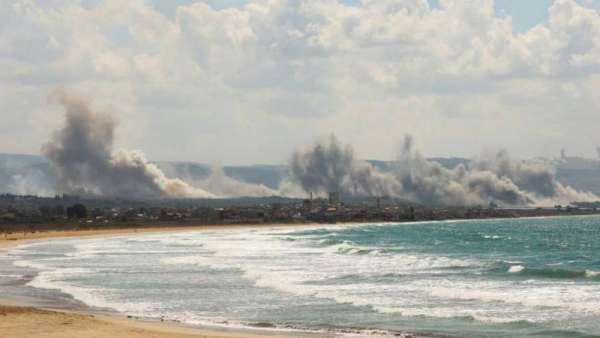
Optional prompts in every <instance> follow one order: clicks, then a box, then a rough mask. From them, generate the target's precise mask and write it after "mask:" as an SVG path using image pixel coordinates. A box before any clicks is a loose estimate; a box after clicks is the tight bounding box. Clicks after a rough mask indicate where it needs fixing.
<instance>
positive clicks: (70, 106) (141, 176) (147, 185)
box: [42, 91, 213, 198]
mask: <svg viewBox="0 0 600 338" xmlns="http://www.w3.org/2000/svg"><path fill="white" fill-rule="evenodd" d="M56 97H57V99H58V101H59V103H60V104H61V105H62V106H63V107H64V109H65V119H66V124H65V126H64V128H62V129H60V130H58V131H56V132H55V134H54V135H53V137H52V139H51V140H50V142H48V143H46V144H45V145H44V146H43V147H42V153H43V154H44V155H45V156H46V157H48V159H49V160H50V162H51V166H52V169H53V171H54V173H55V175H56V177H57V190H58V191H59V192H66V193H78V194H90V195H99V196H111V197H125V198H161V197H213V194H211V193H209V192H206V191H204V190H201V189H197V188H194V187H192V186H190V185H189V184H187V183H186V182H184V181H182V180H180V179H172V178H168V177H166V176H165V174H164V173H163V172H162V171H161V170H160V169H159V168H158V167H157V166H155V165H153V164H151V163H148V161H147V160H146V158H145V156H144V154H143V153H141V152H139V151H130V150H125V149H118V150H114V149H113V143H114V137H115V135H114V132H115V122H114V121H113V120H112V118H111V117H110V115H109V114H103V113H102V112H97V111H94V110H92V109H91V108H90V105H89V102H87V101H86V100H84V99H82V98H79V97H76V96H72V95H69V94H67V93H66V92H62V91H61V92H58V93H57V95H56Z"/></svg>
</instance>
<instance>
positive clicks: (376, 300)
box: [18, 226, 600, 323]
mask: <svg viewBox="0 0 600 338" xmlns="http://www.w3.org/2000/svg"><path fill="white" fill-rule="evenodd" d="M336 227H337V226H331V227H328V228H329V229H331V230H335V229H337V228H336ZM307 229H308V228H307ZM311 229H314V228H311ZM290 232H291V231H290V229H289V228H283V229H278V228H272V229H261V230H253V231H248V230H246V229H236V230H228V231H222V232H221V231H211V232H194V233H193V232H190V233H179V234H160V235H156V234H153V235H152V236H147V235H139V237H135V238H133V237H129V238H123V239H121V240H118V241H115V240H112V239H111V240H109V239H96V240H92V241H86V242H77V243H75V248H76V251H75V252H73V253H70V254H68V255H67V256H66V257H67V259H75V258H77V259H79V260H85V261H89V260H93V259H97V258H98V257H101V256H104V255H110V254H111V253H112V254H114V253H129V254H131V255H139V256H144V255H146V256H147V254H148V253H156V254H157V256H156V259H157V262H160V264H163V265H165V266H164V267H165V268H167V266H168V268H169V269H173V267H174V266H177V265H198V266H204V267H207V268H212V269H218V270H232V269H233V270H239V271H240V272H241V273H242V274H243V276H244V278H246V279H248V280H250V281H252V282H253V283H254V285H255V286H257V287H261V288H269V289H273V290H278V291H281V292H285V293H288V294H291V295H296V296H311V297H315V298H319V299H328V300H333V301H335V302H337V303H341V304H352V305H355V306H361V307H368V308H371V309H373V310H376V311H378V312H384V313H400V314H402V315H405V316H430V317H440V318H452V317H471V318H473V319H475V320H478V321H483V322H498V323H502V322H511V321H517V320H527V321H531V322H540V321H548V320H556V319H561V318H563V317H565V316H569V315H571V313H572V312H574V313H580V314H588V315H589V314H594V315H598V314H600V308H598V306H597V304H600V287H599V286H596V285H575V284H573V283H572V282H569V281H564V282H560V281H556V282H553V283H552V284H549V283H542V282H539V281H536V280H528V281H509V280H492V279H487V280H486V279H477V278H472V277H470V278H467V277H465V276H464V273H463V272H464V269H473V270H477V269H487V268H489V267H490V266H492V265H493V264H495V263H494V262H488V261H482V260H477V259H463V258H453V257H444V256H442V255H424V254H416V253H413V254H408V253H405V252H404V251H403V252H402V253H398V252H393V253H390V252H386V251H385V250H382V248H381V247H369V246H361V245H357V244H356V243H353V242H351V241H342V242H340V243H338V244H334V245H329V246H323V244H327V243H326V241H324V240H323V239H322V237H321V236H320V235H310V236H306V235H305V236H296V237H294V238H295V240H294V241H289V240H286V238H288V237H290V236H291V235H290ZM329 235H330V236H332V237H336V235H335V234H329ZM188 244H191V245H189V246H188ZM173 245H175V246H176V245H184V246H186V248H185V249H181V250H180V249H179V248H176V247H175V246H173ZM163 253H164V254H169V256H165V257H162V256H161V254H163ZM173 254H174V256H173ZM18 264H21V266H27V267H32V268H36V269H40V270H43V271H42V272H41V273H40V274H39V275H38V277H36V278H35V279H34V280H33V281H32V283H31V285H32V286H36V287H44V288H55V289H58V290H61V291H63V292H67V293H69V294H72V295H73V296H74V297H75V298H76V299H79V300H82V301H84V302H86V303H87V304H90V305H92V306H98V307H108V308H114V309H117V310H120V311H126V312H128V313H131V314H134V315H138V314H139V315H145V316H148V315H150V314H152V316H157V315H160V316H167V317H166V318H170V319H174V320H175V319H176V320H182V321H184V322H193V321H194V320H200V321H201V320H204V319H203V317H202V316H195V315H187V316H186V315H182V314H181V313H179V312H178V313H170V312H168V311H165V310H164V309H159V307H158V306H157V304H153V303H152V302H139V303H138V301H136V302H131V303H127V302H126V301H125V300H123V299H115V298H114V297H111V296H110V295H111V294H112V291H111V290H109V289H103V288H102V287H101V286H99V287H97V288H96V287H92V288H90V287H83V286H81V285H75V284H76V283H73V282H66V281H65V279H66V277H68V276H70V277H73V276H75V275H77V274H90V273H91V274H96V273H98V272H97V271H95V270H93V269H92V270H76V269H74V270H68V269H62V268H56V267H52V268H50V267H48V266H47V265H44V264H40V263H39V262H38V261H31V260H21V261H20V263H18ZM128 264H135V262H132V261H127V262H123V266H127V265H128ZM508 264H510V267H509V268H508V272H510V273H518V272H521V271H523V269H524V266H523V265H521V264H523V263H521V262H510V263H508ZM115 268H116V267H115ZM44 270H46V271H44ZM454 271H458V273H455V272H454ZM599 274H600V272H596V271H588V273H587V275H588V277H595V276H597V275H599ZM347 276H350V277H349V278H354V277H352V276H358V277H360V279H356V280H354V281H352V282H351V283H338V282H336V280H339V279H343V278H345V277H347ZM385 276H391V277H385ZM386 278H388V279H386ZM174 287H176V285H174ZM127 304H129V305H127ZM178 316H179V317H178Z"/></svg>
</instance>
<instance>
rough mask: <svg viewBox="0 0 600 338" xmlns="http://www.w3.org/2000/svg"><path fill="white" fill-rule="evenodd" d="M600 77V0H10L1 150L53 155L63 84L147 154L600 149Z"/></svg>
mask: <svg viewBox="0 0 600 338" xmlns="http://www.w3.org/2000/svg"><path fill="white" fill-rule="evenodd" d="M598 88H600V0H580V1H576V0H555V1H551V0H527V1H523V0H496V1H493V0H460V1H459V0H430V1H427V0H340V1H338V0H310V1H309V0H305V1H303V0H205V1H195V0H176V1H162V0H131V1H125V2H124V1H118V0H47V1H34V0H7V1H2V2H0V153H28V154H39V153H40V149H41V147H42V145H43V144H44V143H45V142H47V140H48V139H49V138H50V137H51V135H52V133H53V131H54V130H56V129H57V128H59V127H60V126H61V125H62V124H63V123H64V120H63V112H62V108H61V107H60V106H59V105H58V104H56V102H55V100H52V99H50V98H51V97H52V95H53V93H54V92H56V91H57V90H58V89H64V90H66V91H68V92H70V93H74V94H76V95H80V96H82V97H85V98H87V99H89V100H90V101H92V104H93V106H94V107H95V109H97V110H101V111H106V112H107V113H109V114H111V115H112V116H113V117H114V118H115V119H116V120H117V122H118V129H117V143H118V146H120V147H124V148H128V149H139V150H141V151H143V152H144V153H146V156H147V157H148V158H149V159H151V160H181V161H197V162H203V163H222V164H234V165H235V164H253V163H264V164H268V163H273V164H275V163H283V162H285V161H287V160H288V159H289V157H290V154H291V153H292V151H293V150H294V149H296V148H298V147H304V146H307V145H310V144H312V143H313V142H314V141H315V140H317V139H321V138H324V137H327V136H328V135H330V134H335V135H336V136H337V137H338V138H339V139H340V140H341V141H342V142H344V143H348V144H352V145H353V146H354V149H355V152H356V156H357V157H359V158H364V159H393V158H394V157H395V154H396V153H397V151H398V145H399V144H400V142H401V141H402V139H403V137H404V135H405V134H411V135H413V136H414V138H415V141H416V144H417V145H418V147H419V148H420V149H421V151H422V152H423V153H424V154H426V155H428V156H464V157H473V156H477V155H479V154H480V153H481V152H482V151H486V150H487V149H499V148H501V149H506V150H507V151H509V152H510V153H511V154H512V155H513V156H515V157H519V158H529V157H535V156H546V157H555V156H558V154H559V152H560V150H561V149H563V148H565V149H566V150H567V153H568V154H572V155H581V156H588V157H595V156H596V146H598V145H600V133H598V126H599V125H600V95H599V94H598V93H597V92H598Z"/></svg>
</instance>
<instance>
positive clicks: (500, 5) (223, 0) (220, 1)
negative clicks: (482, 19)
mask: <svg viewBox="0 0 600 338" xmlns="http://www.w3.org/2000/svg"><path fill="white" fill-rule="evenodd" d="M147 1H149V2H151V3H152V4H153V5H154V6H155V7H156V8H157V9H159V10H160V11H161V12H163V13H165V14H166V15H168V16H170V17H172V16H173V15H174V12H175V8H176V7H177V6H180V5H189V4H192V3H195V2H198V1H199V0H173V1H163V0H147ZM341 1H342V2H344V3H347V4H350V5H355V4H357V3H360V0H341ZM428 1H429V3H430V5H431V6H433V7H437V6H439V0H428ZM203 2H206V3H208V4H210V6H211V7H213V8H215V9H221V8H228V7H240V6H242V5H243V4H245V3H247V2H248V0H203ZM552 2H553V0H495V4H496V13H497V14H498V15H506V16H510V17H512V19H513V22H514V29H515V31H516V32H524V31H527V30H528V29H529V28H531V27H533V26H535V25H537V24H539V23H541V22H543V21H544V20H546V19H547V18H548V7H550V5H551V4H552ZM579 2H580V3H581V4H584V5H586V6H590V7H598V5H599V4H600V0H589V1H586V0H580V1H579Z"/></svg>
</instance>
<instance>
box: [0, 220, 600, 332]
mask: <svg viewBox="0 0 600 338" xmlns="http://www.w3.org/2000/svg"><path fill="white" fill-rule="evenodd" d="M18 280H26V285H25V286H20V290H21V291H22V292H24V293H29V294H31V293H32V292H33V293H35V292H38V293H46V292H57V293H60V294H63V295H68V296H70V297H72V298H73V299H74V300H76V301H79V302H82V303H84V304H86V305H87V306H89V307H90V308H94V309H104V310H109V311H116V312H119V313H122V314H124V315H130V316H136V317H142V318H151V319H158V320H166V321H177V322H180V323H182V324H185V325H191V326H195V325H198V326H213V327H223V328H236V329H260V330H272V331H276V332H297V333H300V332H305V333H308V334H311V333H313V334H319V335H323V334H324V335H352V336H393V335H398V334H402V333H407V334H411V335H413V336H434V337H435V336H440V337H442V336H444V337H446V336H451V337H453V336H456V337H465V336H466V337H525V336H532V337H540V336H541V337H590V336H593V335H598V334H600V320H599V319H600V306H598V305H599V304H600V216H577V217H546V218H522V219H490V220H465V221H462V220H460V221H456V220H454V221H437V222H415V223H381V224H379V223H369V224H343V225H316V226H312V225H311V226H302V225H301V226H294V227H289V226H288V227H276V226H275V227H260V228H223V229H214V230H213V229H211V230H206V231H184V232H174V233H152V234H128V235H119V236H110V237H93V238H63V239H54V240H48V241H40V242H31V243H26V244H21V245H18V246H16V247H14V248H10V249H8V250H5V251H3V252H0V290H3V289H4V290H5V291H6V290H9V289H10V292H13V293H15V292H19V291H18V290H19V288H15V287H11V288H9V287H7V285H15V283H16V281H18Z"/></svg>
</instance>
